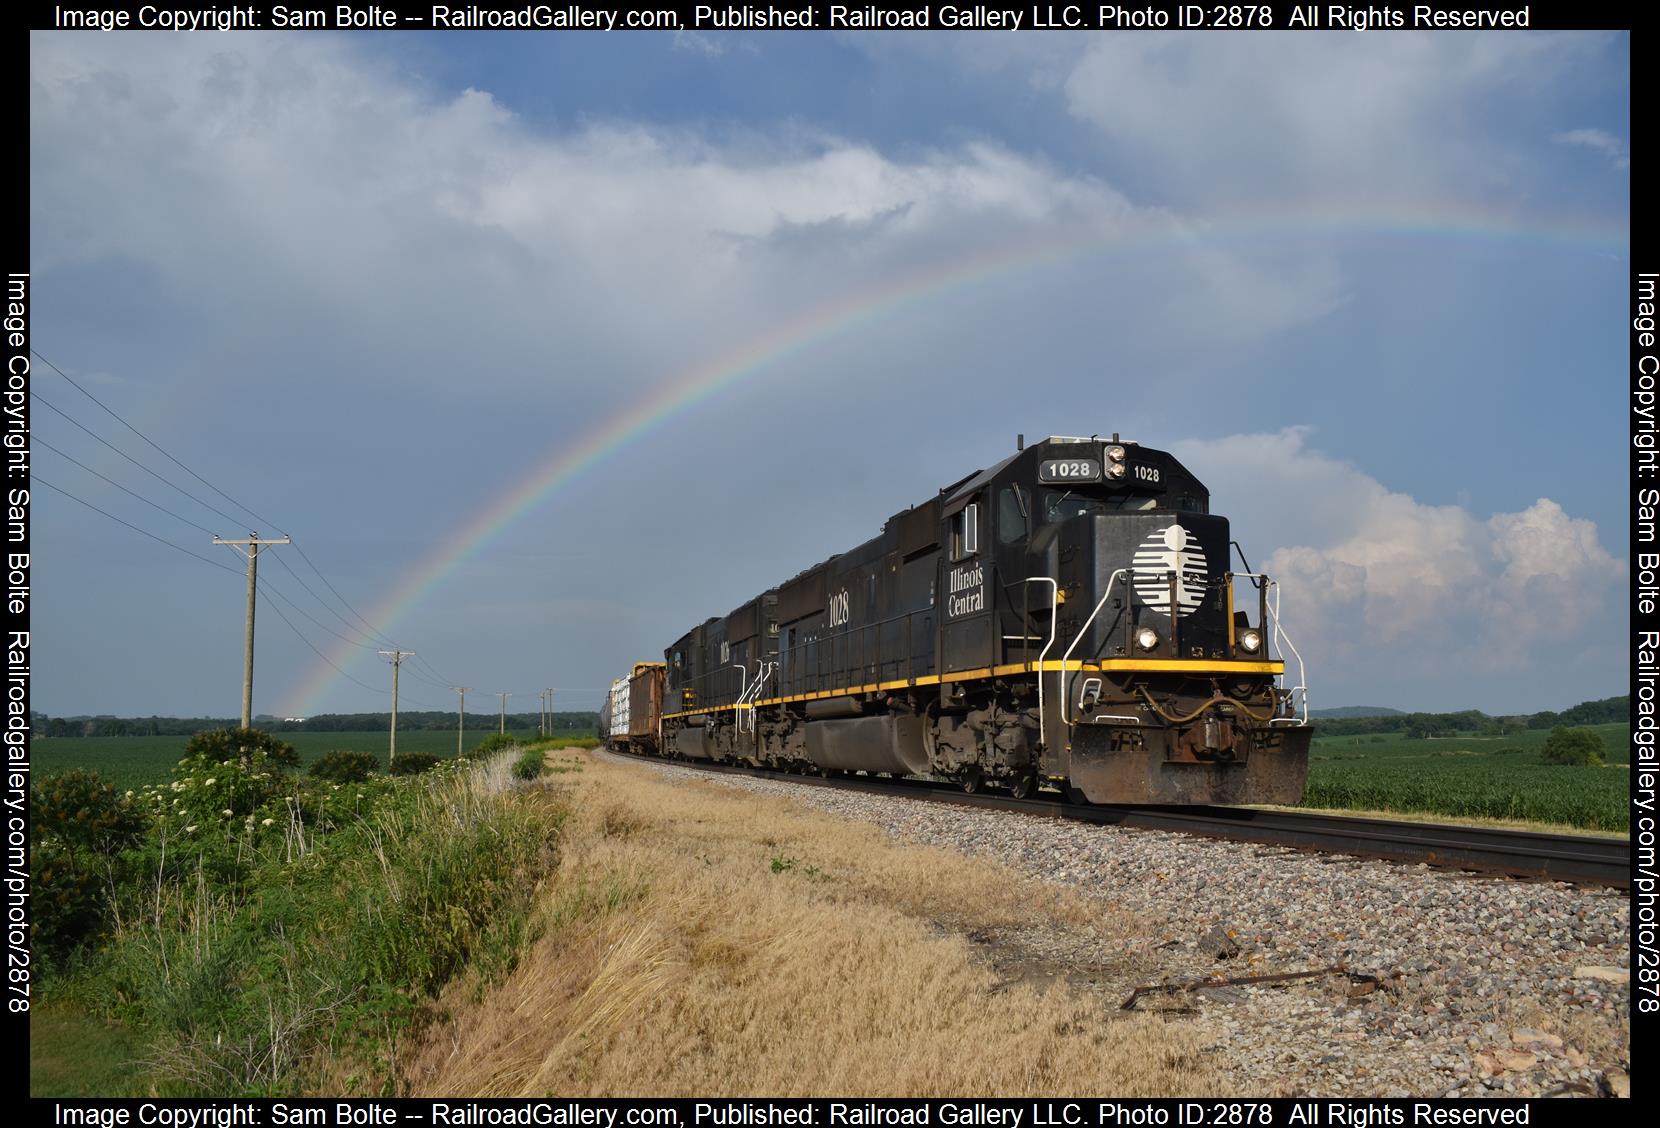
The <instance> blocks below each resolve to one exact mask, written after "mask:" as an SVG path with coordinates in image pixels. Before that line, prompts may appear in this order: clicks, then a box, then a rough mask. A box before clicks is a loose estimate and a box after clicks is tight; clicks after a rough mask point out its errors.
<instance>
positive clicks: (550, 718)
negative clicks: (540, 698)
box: [548, 689, 553, 736]
mask: <svg viewBox="0 0 1660 1128" xmlns="http://www.w3.org/2000/svg"><path fill="white" fill-rule="evenodd" d="M548 735H549V736H552V735H553V690H551V689H550V690H548Z"/></svg>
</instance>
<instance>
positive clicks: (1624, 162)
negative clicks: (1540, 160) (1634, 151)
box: [1551, 129, 1631, 171]
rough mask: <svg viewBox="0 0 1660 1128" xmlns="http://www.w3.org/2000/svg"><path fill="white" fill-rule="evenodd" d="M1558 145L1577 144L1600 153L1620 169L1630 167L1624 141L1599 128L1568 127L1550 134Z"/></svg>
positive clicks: (1629, 157)
mask: <svg viewBox="0 0 1660 1128" xmlns="http://www.w3.org/2000/svg"><path fill="white" fill-rule="evenodd" d="M1551 140H1552V141H1555V142H1556V143H1557V144H1558V145H1579V146H1582V147H1584V148H1587V149H1593V150H1595V151H1596V152H1599V153H1602V154H1603V155H1605V156H1606V157H1608V159H1609V160H1611V161H1613V162H1614V167H1615V168H1616V169H1619V170H1621V171H1624V170H1626V169H1629V168H1630V167H1631V150H1630V148H1628V147H1627V145H1626V143H1625V142H1624V141H1621V140H1620V139H1619V138H1618V137H1615V136H1614V135H1613V134H1612V133H1607V132H1604V131H1603V130H1600V129H1570V130H1568V131H1567V132H1566V133H1556V134H1552V135H1551Z"/></svg>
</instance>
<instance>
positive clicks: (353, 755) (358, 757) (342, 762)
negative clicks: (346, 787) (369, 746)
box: [308, 750, 380, 783]
mask: <svg viewBox="0 0 1660 1128" xmlns="http://www.w3.org/2000/svg"><path fill="white" fill-rule="evenodd" d="M379 769H380V761H379V760H377V759H375V755H374V753H373V752H347V751H344V750H341V751H336V752H329V753H326V754H324V755H323V756H322V757H321V758H319V759H318V760H317V762H316V763H314V764H312V765H311V768H310V770H309V773H308V774H310V775H312V776H314V777H316V778H317V779H326V780H330V781H332V782H334V783H362V782H363V781H364V780H366V779H368V778H369V776H370V774H371V773H373V772H375V771H378V770H379Z"/></svg>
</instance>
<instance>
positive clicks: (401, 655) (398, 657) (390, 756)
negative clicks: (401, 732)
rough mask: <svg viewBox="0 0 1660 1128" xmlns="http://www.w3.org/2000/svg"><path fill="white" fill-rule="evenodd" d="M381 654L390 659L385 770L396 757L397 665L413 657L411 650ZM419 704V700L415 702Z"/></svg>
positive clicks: (390, 767)
mask: <svg viewBox="0 0 1660 1128" xmlns="http://www.w3.org/2000/svg"><path fill="white" fill-rule="evenodd" d="M380 653H381V655H382V656H383V657H386V658H390V659H392V749H391V751H389V752H387V754H386V770H387V771H391V770H392V763H393V761H395V760H396V759H397V758H398V667H399V666H401V665H403V660H404V659H405V658H413V657H414V656H415V652H414V651H413V650H382V651H381V652H380ZM417 704H419V702H417Z"/></svg>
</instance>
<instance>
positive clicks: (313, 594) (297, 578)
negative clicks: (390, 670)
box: [277, 556, 378, 650]
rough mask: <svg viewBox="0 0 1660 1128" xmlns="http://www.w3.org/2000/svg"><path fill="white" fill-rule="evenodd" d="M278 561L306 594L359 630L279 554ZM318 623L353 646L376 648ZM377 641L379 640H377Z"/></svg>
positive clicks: (349, 627) (347, 624) (359, 632)
mask: <svg viewBox="0 0 1660 1128" xmlns="http://www.w3.org/2000/svg"><path fill="white" fill-rule="evenodd" d="M277 563H278V564H281V565H282V568H283V571H285V572H287V573H288V574H289V575H290V576H293V577H294V582H295V583H297V584H299V585H300V586H301V587H302V588H305V592H306V594H307V595H309V596H311V598H313V599H315V600H316V601H317V602H318V603H320V604H322V606H323V607H324V608H325V609H326V610H327V611H328V612H329V613H330V614H331V615H333V616H334V617H335V618H336V619H339V620H340V621H341V622H342V623H345V624H346V629H347V630H351V631H357V628H356V627H354V626H352V625H351V624H350V623H349V622H346V617H345V616H344V615H342V614H340V612H338V611H336V610H335V609H334V608H332V607H330V606H329V605H328V602H327V601H326V600H324V599H323V597H322V596H320V595H318V594H317V593H316V592H314V591H312V590H311V585H309V584H307V583H306V582H305V581H304V580H303V579H301V578H300V574H299V573H298V572H296V571H294V569H292V568H290V567H289V566H288V564H287V562H286V561H284V560H283V558H282V557H280V556H279V557H277ZM295 610H296V611H298V610H299V608H298V607H295ZM300 613H301V614H302V615H304V614H305V612H303V611H301V612H300ZM306 618H308V619H310V618H311V616H309V615H306ZM311 621H312V622H313V623H317V620H316V619H311ZM317 625H318V626H319V627H322V629H323V630H325V631H328V632H329V633H330V634H332V635H334V637H335V638H338V639H340V640H342V641H344V642H351V643H352V645H353V646H361V647H363V648H364V649H365V650H374V649H375V646H374V645H372V644H369V643H361V642H352V640H351V639H349V638H347V637H346V636H345V635H343V634H340V633H338V632H336V631H334V630H332V629H331V628H329V627H325V626H323V624H322V623H317ZM357 633H358V634H363V632H362V631H358V632H357ZM364 637H365V638H369V639H376V636H375V635H364ZM376 641H378V640H376Z"/></svg>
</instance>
